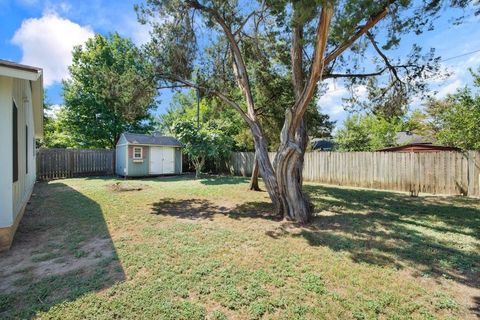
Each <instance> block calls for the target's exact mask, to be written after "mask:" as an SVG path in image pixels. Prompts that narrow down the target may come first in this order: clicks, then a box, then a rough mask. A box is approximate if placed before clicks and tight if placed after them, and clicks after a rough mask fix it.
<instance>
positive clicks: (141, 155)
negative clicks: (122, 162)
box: [133, 147, 143, 160]
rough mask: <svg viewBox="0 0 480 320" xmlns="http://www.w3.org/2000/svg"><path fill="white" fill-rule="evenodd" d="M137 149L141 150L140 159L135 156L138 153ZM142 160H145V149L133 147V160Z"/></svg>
mask: <svg viewBox="0 0 480 320" xmlns="http://www.w3.org/2000/svg"><path fill="white" fill-rule="evenodd" d="M135 149H137V150H138V149H140V157H136V156H135V153H136V152H135V151H136V150H135ZM141 159H143V147H133V160H141Z"/></svg>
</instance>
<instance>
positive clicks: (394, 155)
mask: <svg viewBox="0 0 480 320" xmlns="http://www.w3.org/2000/svg"><path fill="white" fill-rule="evenodd" d="M269 157H270V160H271V161H273V158H274V157H275V153H273V152H271V153H269ZM253 158H254V154H253V153H252V152H236V153H233V154H232V157H231V159H230V162H229V163H228V164H227V168H228V170H229V171H230V173H231V174H235V175H243V176H248V175H250V174H251V172H252V163H253ZM303 177H304V179H305V180H306V181H314V182H321V183H328V184H336V185H342V186H353V187H364V188H375V189H386V190H398V191H407V192H412V193H418V192H425V193H433V194H446V195H457V194H463V195H468V196H474V197H475V196H476V197H478V196H480V152H475V151H467V152H426V153H403V152H309V153H306V154H305V166H304V169H303Z"/></svg>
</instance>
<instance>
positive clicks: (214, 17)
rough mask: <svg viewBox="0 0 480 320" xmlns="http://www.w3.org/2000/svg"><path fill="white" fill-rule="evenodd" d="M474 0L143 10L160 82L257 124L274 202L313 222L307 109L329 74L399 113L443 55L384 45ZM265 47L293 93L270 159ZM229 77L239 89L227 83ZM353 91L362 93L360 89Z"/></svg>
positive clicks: (154, 0)
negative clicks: (264, 113) (307, 184)
mask: <svg viewBox="0 0 480 320" xmlns="http://www.w3.org/2000/svg"><path fill="white" fill-rule="evenodd" d="M468 5H469V3H468V1H459V0H452V1H440V0H436V1H427V2H426V1H408V0H401V1H395V0H385V1H370V0H368V1H367V0H343V1H329V0H323V1H320V0H298V1H291V2H290V1H286V0H283V1H272V0H270V1H262V2H251V1H234V0H232V1H216V0H203V1H202V0H184V1H182V0H147V1H146V3H145V5H143V6H140V7H137V10H138V12H139V18H140V21H141V22H144V23H150V24H151V25H152V42H151V43H150V45H149V48H148V52H149V54H150V57H151V59H152V62H153V63H154V64H155V66H156V70H155V72H156V75H157V77H158V78H157V79H158V80H159V82H161V83H163V84H164V85H165V86H177V85H178V86H190V87H197V88H200V89H201V90H203V92H204V93H206V94H210V95H214V96H216V97H217V98H218V99H220V100H222V101H223V102H224V103H225V104H226V105H228V106H230V107H231V108H233V109H234V110H236V111H237V112H238V113H239V114H240V116H241V117H242V119H243V120H244V121H245V122H246V123H247V125H248V127H249V128H250V131H251V133H252V136H253V139H254V142H255V153H256V157H257V160H258V163H259V168H260V173H261V175H262V178H263V180H264V182H265V186H266V188H267V191H268V194H269V196H270V198H271V201H272V202H273V205H274V207H275V210H276V211H277V212H278V213H279V214H282V215H283V216H284V217H285V218H286V219H290V220H295V221H298V222H307V221H309V220H310V218H311V216H312V211H313V208H312V205H311V203H310V201H309V200H308V199H307V197H306V196H305V194H304V193H303V191H302V168H303V158H304V153H305V149H306V146H307V130H306V121H305V114H306V111H307V109H308V106H309V104H310V102H311V101H312V99H313V97H314V95H315V93H316V92H318V91H320V92H321V91H322V89H323V87H322V82H323V81H325V80H326V79H345V81H348V83H349V84H350V85H352V88H353V87H355V86H359V85H362V86H363V87H364V88H365V89H366V92H367V97H366V98H365V99H366V100H368V101H369V102H370V103H369V104H368V107H369V108H372V109H375V110H376V112H379V111H380V110H381V111H382V113H384V114H387V115H388V114H395V113H396V112H398V110H401V109H402V108H404V107H405V106H406V105H407V103H408V99H409V97H411V96H412V95H414V94H415V93H418V92H419V91H422V90H424V89H425V87H426V83H425V80H426V79H428V77H430V76H431V75H432V74H433V73H436V71H437V70H438V62H439V60H438V58H435V57H434V52H433V51H428V52H427V53H426V54H422V50H421V48H420V47H418V46H414V47H413V48H412V50H411V52H410V53H409V54H405V55H404V56H403V57H401V58H397V59H390V58H389V56H388V54H387V52H388V51H389V50H390V49H394V48H397V47H398V46H399V43H400V39H401V36H402V35H404V34H406V33H408V32H416V33H420V32H421V31H422V30H423V29H425V28H429V27H431V26H433V24H432V21H434V18H435V17H436V16H438V14H439V11H440V10H441V9H443V8H445V6H455V7H465V6H468ZM257 47H258V48H259V50H251V48H257ZM265 48H268V49H269V50H268V51H267V50H265ZM286 53H289V57H288V61H285V59H286ZM263 56H271V58H274V59H278V60H279V64H278V68H279V69H280V70H281V71H282V72H284V73H285V74H288V73H289V74H290V75H291V79H292V85H293V92H294V97H295V99H294V103H293V104H292V105H291V106H290V107H288V108H286V110H285V111H284V125H283V128H282V131H281V134H280V141H279V147H278V151H277V155H276V157H275V160H274V162H273V164H272V163H271V162H270V160H269V158H268V143H267V141H266V138H265V134H264V130H263V129H262V126H261V123H260V121H259V115H258V112H259V110H258V109H257V104H256V99H255V94H254V93H255V88H254V87H253V86H252V83H254V81H252V77H253V75H252V68H253V69H255V67H256V64H258V62H259V61H260V62H261V61H263V60H262V57H263ZM282 59H283V60H282ZM285 62H286V63H285ZM285 65H287V66H288V67H285ZM194 70H195V72H196V74H197V77H196V81H195V82H194V81H192V73H193V71H194ZM232 83H235V84H236V85H237V87H238V88H239V89H240V92H241V95H239V94H236V93H234V92H232V91H231V90H228V89H225V88H231V84H232ZM225 84H230V85H227V86H225ZM352 93H355V90H352ZM360 98H361V97H360ZM352 100H355V101H357V102H358V97H352ZM319 103H320V105H321V103H322V100H321V98H320V100H319ZM357 104H358V103H357Z"/></svg>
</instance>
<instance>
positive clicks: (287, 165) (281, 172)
mask: <svg viewBox="0 0 480 320" xmlns="http://www.w3.org/2000/svg"><path fill="white" fill-rule="evenodd" d="M287 117H288V119H289V120H290V119H291V114H290V113H289V112H288V113H287ZM288 122H289V121H286V122H285V126H284V129H283V130H282V136H281V144H280V148H279V150H278V153H277V155H276V157H275V161H274V168H275V174H276V178H277V183H278V188H279V191H280V197H281V199H282V201H283V203H284V209H283V210H284V212H283V217H284V218H285V219H287V220H293V221H297V222H300V223H307V222H308V221H310V219H311V217H312V211H313V205H312V203H311V202H310V201H309V199H308V198H307V197H306V196H305V194H304V193H303V190H302V186H303V177H302V172H303V161H304V154H305V149H306V145H307V140H308V137H307V131H306V128H305V124H304V122H303V121H302V122H301V124H300V126H299V127H298V129H297V131H296V133H295V135H294V136H293V137H290V136H289V135H288V133H286V132H285V131H287V128H288V124H289V123H288Z"/></svg>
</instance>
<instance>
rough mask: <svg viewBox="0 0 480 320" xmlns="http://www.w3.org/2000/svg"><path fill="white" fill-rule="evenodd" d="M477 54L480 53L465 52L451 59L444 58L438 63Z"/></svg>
mask: <svg viewBox="0 0 480 320" xmlns="http://www.w3.org/2000/svg"><path fill="white" fill-rule="evenodd" d="M477 52H480V49H478V50H474V51H471V52H467V53H463V54H459V55H458V56H453V57H450V58H446V59H443V60H440V62H444V61H448V60H452V59H456V58H460V57H464V56H468V55H470V54H474V53H477Z"/></svg>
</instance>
